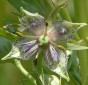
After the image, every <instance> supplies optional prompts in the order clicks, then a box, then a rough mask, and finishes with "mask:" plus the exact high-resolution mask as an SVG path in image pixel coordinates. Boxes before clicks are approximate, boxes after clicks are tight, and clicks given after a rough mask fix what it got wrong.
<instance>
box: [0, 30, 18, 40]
mask: <svg viewBox="0 0 88 85" xmlns="http://www.w3.org/2000/svg"><path fill="white" fill-rule="evenodd" d="M0 36H3V37H5V38H6V39H8V40H11V41H15V40H16V39H17V38H18V37H17V36H16V35H15V34H12V33H10V32H8V31H6V30H4V29H2V28H0Z"/></svg>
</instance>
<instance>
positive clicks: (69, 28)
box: [48, 20, 85, 41]
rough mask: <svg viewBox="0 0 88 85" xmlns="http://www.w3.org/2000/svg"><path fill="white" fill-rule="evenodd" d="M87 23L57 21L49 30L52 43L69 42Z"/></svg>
mask: <svg viewBox="0 0 88 85" xmlns="http://www.w3.org/2000/svg"><path fill="white" fill-rule="evenodd" d="M84 25H85V23H84V24H83V23H72V22H68V21H65V20H58V21H55V22H54V23H53V24H52V25H51V26H50V27H49V30H48V35H49V37H50V39H51V40H52V41H67V40H69V39H71V38H73V36H74V34H75V32H76V31H77V30H78V29H79V28H81V27H83V26H84Z"/></svg>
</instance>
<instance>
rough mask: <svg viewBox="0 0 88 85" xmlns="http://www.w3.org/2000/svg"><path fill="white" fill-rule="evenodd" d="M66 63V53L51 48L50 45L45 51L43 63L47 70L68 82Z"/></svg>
mask: <svg viewBox="0 0 88 85" xmlns="http://www.w3.org/2000/svg"><path fill="white" fill-rule="evenodd" d="M67 61H68V58H67V55H66V52H64V51H62V50H60V49H58V48H56V47H53V46H52V45H50V46H49V48H48V49H47V50H46V53H45V62H46V65H47V66H48V68H49V69H50V70H51V71H53V72H55V73H57V74H59V75H60V76H61V77H63V78H65V79H66V80H68V81H69V76H68V73H67Z"/></svg>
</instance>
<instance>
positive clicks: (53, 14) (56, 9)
mask: <svg viewBox="0 0 88 85" xmlns="http://www.w3.org/2000/svg"><path fill="white" fill-rule="evenodd" d="M56 4H57V3H56ZM65 5H67V1H66V0H64V1H62V2H60V3H58V4H57V5H56V6H55V7H54V8H53V10H52V11H51V12H50V14H49V16H48V19H47V20H48V21H55V20H56V18H57V17H58V18H60V16H58V12H59V10H60V9H61V8H62V7H64V6H65Z"/></svg>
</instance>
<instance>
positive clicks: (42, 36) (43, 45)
mask: <svg viewBox="0 0 88 85" xmlns="http://www.w3.org/2000/svg"><path fill="white" fill-rule="evenodd" d="M21 11H22V13H23V15H22V17H20V18H19V21H20V23H21V27H20V29H19V30H20V31H21V32H22V33H23V35H22V36H21V38H20V39H19V40H17V41H16V42H15V43H14V44H13V46H12V50H11V52H10V53H9V54H8V55H7V56H5V57H4V58H2V60H5V59H10V58H20V59H23V60H28V59H30V58H31V57H33V56H35V55H36V54H37V52H38V51H39V49H42V53H43V54H44V56H43V59H44V60H45V64H46V65H47V67H48V68H49V69H50V70H51V71H53V72H56V73H57V74H59V75H60V76H61V77H63V78H65V79H67V80H69V76H68V73H67V63H68V56H67V53H66V50H65V48H64V47H63V46H61V45H60V44H59V43H58V44H57V42H58V41H60V42H64V43H66V41H67V40H69V39H71V38H72V37H73V35H74V33H75V32H76V31H77V30H78V29H79V28H80V27H82V26H84V25H85V23H71V22H68V21H65V20H57V21H55V22H53V23H51V24H50V23H48V21H46V20H45V18H44V17H42V16H41V15H39V14H38V13H30V12H28V11H26V10H24V9H23V8H22V9H21ZM47 16H48V15H47Z"/></svg>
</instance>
